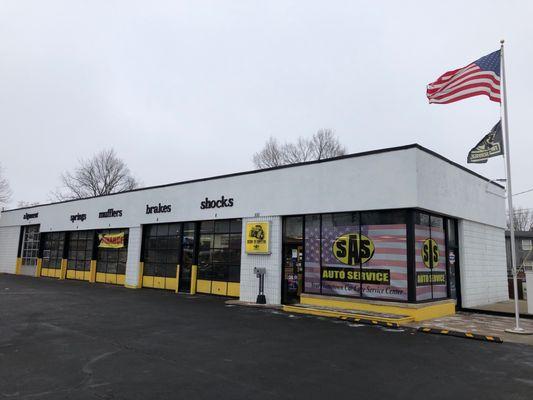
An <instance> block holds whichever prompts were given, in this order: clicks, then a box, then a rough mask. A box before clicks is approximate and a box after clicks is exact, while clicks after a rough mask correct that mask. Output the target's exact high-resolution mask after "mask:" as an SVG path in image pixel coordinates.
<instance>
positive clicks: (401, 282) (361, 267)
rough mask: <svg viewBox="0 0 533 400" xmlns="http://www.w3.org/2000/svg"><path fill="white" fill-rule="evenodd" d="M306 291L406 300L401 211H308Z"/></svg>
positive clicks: (404, 253)
mask: <svg viewBox="0 0 533 400" xmlns="http://www.w3.org/2000/svg"><path fill="white" fill-rule="evenodd" d="M303 258H304V291H305V292H306V293H320V294H328V295H336V296H350V297H363V298H373V299H383V300H396V301H407V299H408V284H407V282H408V280H407V227H406V212H405V211H378V212H363V213H360V212H348V213H335V214H322V215H306V216H305V229H304V257H303Z"/></svg>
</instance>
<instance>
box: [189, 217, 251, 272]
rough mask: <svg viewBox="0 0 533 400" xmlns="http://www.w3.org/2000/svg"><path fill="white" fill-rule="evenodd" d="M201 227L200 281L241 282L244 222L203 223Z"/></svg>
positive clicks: (237, 220)
mask: <svg viewBox="0 0 533 400" xmlns="http://www.w3.org/2000/svg"><path fill="white" fill-rule="evenodd" d="M200 226H201V228H200V230H201V234H200V246H199V247H200V249H199V254H198V279H204V280H216V281H223V282H227V281H228V280H230V279H231V281H232V282H239V280H240V278H239V276H240V261H241V260H240V254H241V242H242V232H241V231H242V220H240V219H236V220H220V221H202V223H201V225H200ZM184 256H185V254H184ZM230 265H231V266H232V267H231V268H230V267H229V266H230ZM230 270H231V276H230Z"/></svg>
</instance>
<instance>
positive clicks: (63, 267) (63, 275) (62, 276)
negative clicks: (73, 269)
mask: <svg viewBox="0 0 533 400" xmlns="http://www.w3.org/2000/svg"><path fill="white" fill-rule="evenodd" d="M66 277H67V259H66V258H62V259H61V271H60V273H59V279H65V278H66Z"/></svg>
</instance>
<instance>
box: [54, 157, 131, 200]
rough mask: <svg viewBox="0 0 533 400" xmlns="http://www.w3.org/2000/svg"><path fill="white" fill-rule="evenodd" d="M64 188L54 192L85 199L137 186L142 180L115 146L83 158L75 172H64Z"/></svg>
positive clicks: (65, 198) (57, 197)
mask: <svg viewBox="0 0 533 400" xmlns="http://www.w3.org/2000/svg"><path fill="white" fill-rule="evenodd" d="M61 180H62V182H63V186H64V187H63V188H60V189H58V190H56V192H55V193H53V196H54V197H55V198H56V199H58V200H70V199H83V198H86V197H92V196H102V195H106V194H111V193H118V192H124V191H127V190H131V189H135V188H136V187H138V186H139V183H138V182H137V180H136V179H135V177H134V176H133V175H132V174H131V172H130V170H129V168H128V167H127V165H126V163H125V162H124V161H122V160H121V159H120V158H118V157H117V155H116V153H115V151H114V150H113V149H109V150H103V151H101V152H99V153H97V154H96V155H95V156H93V157H92V158H91V159H89V160H80V165H79V166H78V167H77V168H76V169H75V170H74V172H73V173H71V172H66V173H64V174H62V175H61Z"/></svg>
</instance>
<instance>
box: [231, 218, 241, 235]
mask: <svg viewBox="0 0 533 400" xmlns="http://www.w3.org/2000/svg"><path fill="white" fill-rule="evenodd" d="M230 232H231V233H239V234H242V220H241V219H232V220H231V221H230Z"/></svg>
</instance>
